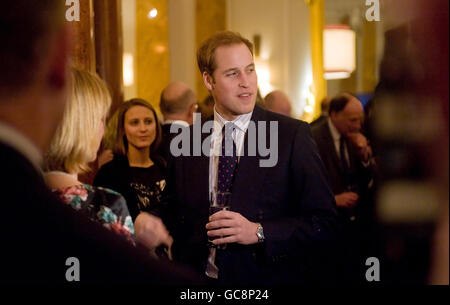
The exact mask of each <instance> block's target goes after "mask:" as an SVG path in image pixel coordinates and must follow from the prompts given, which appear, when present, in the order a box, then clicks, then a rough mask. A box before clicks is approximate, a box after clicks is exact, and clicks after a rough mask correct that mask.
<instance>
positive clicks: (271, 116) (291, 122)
mask: <svg viewBox="0 0 450 305" xmlns="http://www.w3.org/2000/svg"><path fill="white" fill-rule="evenodd" d="M254 113H255V114H254V116H253V119H255V121H267V122H278V125H279V126H280V127H282V128H289V129H291V128H294V129H296V128H309V125H308V123H306V122H304V121H302V120H298V119H295V118H291V117H288V116H285V115H282V114H279V113H275V112H272V111H269V110H267V109H264V108H262V107H260V106H255V109H254Z"/></svg>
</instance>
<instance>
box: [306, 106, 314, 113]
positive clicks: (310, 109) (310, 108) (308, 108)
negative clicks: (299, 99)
mask: <svg viewBox="0 0 450 305" xmlns="http://www.w3.org/2000/svg"><path fill="white" fill-rule="evenodd" d="M312 111H313V109H312V107H311V106H310V105H306V106H305V112H306V113H311V112H312Z"/></svg>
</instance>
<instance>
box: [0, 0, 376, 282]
mask: <svg viewBox="0 0 450 305" xmlns="http://www.w3.org/2000/svg"><path fill="white" fill-rule="evenodd" d="M25 2H26V4H25ZM19 8H20V13H18V12H19ZM62 9H63V8H62V5H61V4H58V2H56V1H53V0H41V1H34V2H32V4H29V2H28V1H24V0H16V1H15V4H11V5H9V6H7V8H5V9H3V10H2V12H1V13H0V21H1V22H0V23H1V24H4V23H5V22H9V23H8V24H11V29H10V32H9V34H7V35H5V34H4V33H3V32H2V34H1V35H0V40H1V41H2V42H5V43H2V46H1V47H0V57H1V58H8V60H2V62H1V63H0V69H1V71H2V74H3V76H5V75H7V77H1V78H0V155H1V156H0V162H1V168H2V172H3V175H2V177H3V178H2V182H1V184H0V185H1V190H2V193H3V196H2V202H3V203H4V204H3V206H4V209H5V214H4V215H5V216H4V218H6V219H5V221H3V222H2V232H3V233H4V243H7V244H8V249H7V250H5V251H2V254H1V255H0V257H1V263H0V269H1V272H0V282H52V283H55V282H56V283H65V282H66V281H67V276H66V277H65V275H66V274H67V273H66V272H67V268H68V267H67V265H66V260H67V259H68V258H73V257H75V258H77V259H78V260H79V261H80V264H81V268H82V270H83V271H82V273H81V282H83V283H91V282H92V283H100V282H101V283H105V282H114V283H120V282H145V283H153V284H178V285H179V284H190V285H192V284H209V285H279V284H298V283H340V284H342V283H352V284H355V283H356V284H361V283H366V282H367V275H366V270H367V266H366V264H365V262H366V259H367V258H368V257H371V256H376V255H378V252H377V251H378V250H377V249H375V247H374V245H375V244H376V238H377V237H376V235H375V234H372V232H373V231H374V224H375V221H374V200H375V198H374V197H375V196H374V189H375V187H376V183H377V180H376V179H377V170H378V168H377V161H376V156H375V154H374V149H373V148H372V145H371V139H368V136H367V133H366V132H365V130H364V126H363V122H364V108H363V105H362V103H361V102H360V101H359V100H358V98H357V97H356V96H354V95H352V94H350V93H342V94H339V95H337V96H334V97H330V98H325V99H324V100H323V102H322V110H323V113H322V115H321V116H320V117H319V118H318V119H317V120H316V121H314V122H313V123H311V124H308V123H305V122H302V121H300V120H297V119H294V118H292V117H290V116H291V114H292V112H291V102H290V101H289V98H288V97H287V95H286V94H284V93H283V92H281V91H274V92H272V93H270V94H268V95H267V96H266V97H265V98H264V99H261V98H258V95H259V92H258V82H257V75H256V71H255V64H254V56H253V45H252V43H251V42H250V41H249V40H248V39H246V38H245V37H242V36H241V35H240V34H238V33H235V32H231V31H224V32H219V33H217V34H215V35H213V36H211V37H210V38H209V39H207V40H206V41H205V42H204V43H203V44H202V45H201V47H200V48H199V49H198V51H197V64H198V67H199V70H200V72H201V74H202V78H203V82H204V85H205V86H206V88H207V89H208V91H209V93H210V96H209V97H208V98H207V100H206V102H204V103H201V104H199V102H198V100H197V96H196V94H195V92H194V91H193V90H192V89H191V88H189V87H188V86H187V85H186V84H184V83H181V82H172V83H170V84H168V85H167V87H166V88H164V90H163V91H162V92H161V97H160V103H159V108H160V110H161V113H162V116H163V120H161V119H160V118H159V116H158V114H157V111H156V110H155V108H154V107H153V106H152V104H151V103H150V102H151V101H146V100H143V99H140V98H133V99H131V100H128V101H125V102H123V103H122V104H121V105H120V107H118V109H117V111H116V112H115V113H114V114H113V115H112V116H111V119H110V120H109V122H106V118H107V117H108V112H109V108H110V106H111V96H110V93H109V92H108V89H107V86H106V84H105V82H104V81H103V80H101V79H100V77H99V76H97V75H96V74H94V73H91V72H88V71H83V70H80V69H77V68H75V67H71V66H70V63H69V50H70V48H71V39H70V37H71V36H70V35H71V34H70V31H68V29H67V25H66V24H65V23H64V22H63V20H62V19H63V16H64V14H63V13H62ZM41 12H45V14H44V13H41ZM48 14H50V15H51V16H52V18H47V16H48ZM31 28H33V29H35V30H33V31H31V30H29V29H31ZM14 37H26V38H28V40H27V43H28V44H30V45H31V46H32V47H30V48H27V49H26V50H23V48H22V45H21V44H20V42H19V41H18V40H17V39H15V38H14ZM44 49H45V50H48V51H46V52H42V51H39V50H44ZM257 100H258V101H259V102H257ZM198 110H201V111H202V116H201V122H196V121H195V120H194V114H195V113H196V112H197V111H198ZM211 121H213V122H214V124H213V125H212V126H213V128H212V129H210V130H206V129H208V128H207V127H206V125H207V123H208V122H211ZM273 122H275V123H276V132H274V131H273V128H272V126H273V124H272V123H273ZM194 123H195V124H197V123H198V124H201V126H200V128H199V129H200V130H201V131H202V133H201V135H200V137H201V139H197V140H201V142H202V143H206V145H203V146H202V149H201V152H202V153H200V154H198V155H197V154H195V153H193V151H195V150H196V148H195V145H196V137H197V135H196V134H195V127H193V126H194V125H195V124H194ZM253 125H254V126H257V128H256V129H255V133H250V132H248V130H249V129H250V128H251V127H250V126H253ZM205 130H206V131H205ZM174 131H178V132H174ZM185 134H187V135H188V137H187V140H186V141H182V144H183V145H185V144H186V143H187V144H188V145H189V150H188V151H190V152H191V153H190V154H188V155H181V156H174V154H173V153H172V151H173V143H174V141H173V140H174V139H175V138H176V137H179V136H180V135H185ZM252 137H255V138H256V143H258V144H259V143H260V141H262V140H264V143H269V142H270V143H272V140H273V139H271V140H270V141H266V140H268V139H269V138H271V137H276V141H275V143H276V145H277V147H276V151H275V153H276V160H277V161H276V163H275V164H274V165H272V166H267V167H265V166H261V162H260V161H261V160H264V159H265V158H266V157H267V155H266V154H264V150H261V149H259V147H258V149H257V150H256V149H255V151H254V154H252V152H251V149H250V147H251V142H252V141H253V140H255V139H253V138H252ZM102 139H103V144H102V145H101V143H102ZM183 140H184V139H183ZM100 147H102V148H101V150H102V151H101V152H100V153H99V154H98V150H99V149H100ZM247 147H249V149H246V148H247ZM205 152H206V153H205ZM97 156H98V157H97ZM97 158H98V159H99V160H98V163H97V164H98V168H96V169H95V170H96V175H95V179H94V180H93V182H92V183H88V182H87V181H82V179H80V177H79V176H80V175H81V174H83V173H86V172H88V171H89V170H91V169H90V168H89V163H90V162H92V161H94V160H95V159H97ZM89 182H90V181H89ZM225 195H227V196H229V197H227V198H228V201H227V205H226V208H224V209H219V210H214V212H211V209H210V208H211V205H214V204H216V203H217V202H216V201H215V200H212V199H211V198H219V197H220V196H225ZM214 207H215V206H214ZM19 219H20V225H17V220H19ZM30 250H32V255H33V259H34V260H36V264H31V265H30V263H29V261H30V260H29V259H28V255H29V253H30Z"/></svg>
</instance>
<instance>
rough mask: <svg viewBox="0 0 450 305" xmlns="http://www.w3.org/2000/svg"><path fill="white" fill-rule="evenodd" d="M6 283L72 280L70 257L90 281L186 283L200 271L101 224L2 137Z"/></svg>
mask: <svg viewBox="0 0 450 305" xmlns="http://www.w3.org/2000/svg"><path fill="white" fill-rule="evenodd" d="M0 169H1V178H0V191H1V197H0V202H1V206H2V213H1V214H2V221H1V222H0V223H1V224H0V228H1V230H0V234H1V236H2V238H1V243H2V251H0V282H1V283H51V284H71V285H74V284H76V282H67V281H66V276H65V275H66V271H67V270H68V269H69V267H70V266H72V265H70V266H66V260H67V258H69V257H76V258H77V259H78V260H79V264H80V280H81V282H80V283H82V284H84V283H129V282H131V283H139V282H145V283H150V284H163V285H164V284H183V283H184V284H186V283H198V277H197V276H196V275H195V274H193V272H191V271H190V270H187V269H186V268H181V267H179V266H175V265H172V264H168V263H166V262H163V261H159V262H156V261H154V260H150V259H149V255H148V252H147V251H144V250H143V249H140V248H135V247H133V246H132V245H130V244H129V243H128V242H125V241H124V240H122V238H120V237H118V236H117V235H116V234H115V233H112V232H110V231H108V230H106V229H105V228H103V227H102V226H101V225H99V224H97V223H94V222H92V221H90V220H89V219H88V218H86V217H85V216H83V215H81V214H78V213H77V212H76V211H75V210H73V209H72V208H71V207H69V206H67V205H65V204H64V203H62V202H59V201H58V200H57V199H56V198H55V197H54V196H53V194H52V193H51V192H50V191H49V190H48V189H47V187H46V185H45V184H44V180H43V178H42V175H41V174H40V173H39V172H37V170H36V169H35V168H34V167H33V166H32V164H31V163H30V162H29V161H28V160H27V159H26V158H24V157H23V156H22V155H21V154H20V153H18V152H17V151H16V150H14V149H13V148H11V147H9V146H6V145H4V144H2V143H0Z"/></svg>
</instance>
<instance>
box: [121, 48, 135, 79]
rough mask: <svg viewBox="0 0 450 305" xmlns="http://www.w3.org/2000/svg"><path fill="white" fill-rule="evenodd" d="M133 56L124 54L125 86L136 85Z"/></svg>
mask: <svg viewBox="0 0 450 305" xmlns="http://www.w3.org/2000/svg"><path fill="white" fill-rule="evenodd" d="M133 70H134V69H133V54H130V53H125V54H123V85H124V86H125V87H129V86H132V85H133V83H134V71H133Z"/></svg>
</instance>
